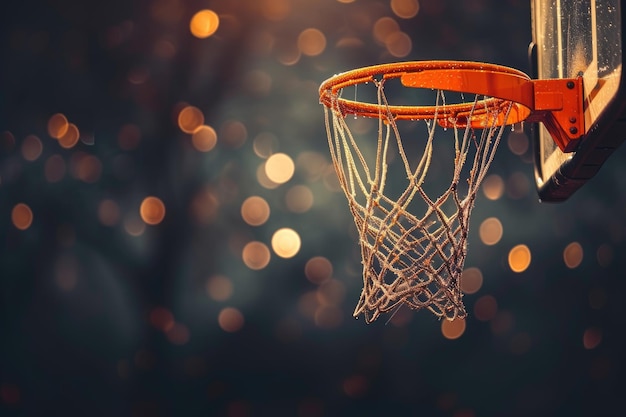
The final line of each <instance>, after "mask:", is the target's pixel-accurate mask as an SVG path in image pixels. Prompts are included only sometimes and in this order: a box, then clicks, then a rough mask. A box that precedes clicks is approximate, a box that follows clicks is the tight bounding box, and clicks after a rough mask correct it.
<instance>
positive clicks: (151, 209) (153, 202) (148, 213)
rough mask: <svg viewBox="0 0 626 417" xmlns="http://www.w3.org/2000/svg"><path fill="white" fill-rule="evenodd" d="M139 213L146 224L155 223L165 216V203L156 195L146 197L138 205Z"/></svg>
mask: <svg viewBox="0 0 626 417" xmlns="http://www.w3.org/2000/svg"><path fill="white" fill-rule="evenodd" d="M139 215H140V216H141V220H143V221H144V222H145V223H146V224H149V225H152V226H154V225H157V224H159V223H161V222H162V221H163V218H164V217H165V204H163V201H161V199H159V198H157V197H152V196H150V197H146V198H144V199H143V201H142V202H141V206H140V207H139Z"/></svg>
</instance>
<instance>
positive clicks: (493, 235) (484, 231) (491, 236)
mask: <svg viewBox="0 0 626 417" xmlns="http://www.w3.org/2000/svg"><path fill="white" fill-rule="evenodd" d="M502 232H503V229H502V223H500V220H498V218H496V217H489V218H488V219H485V221H483V222H482V223H481V224H480V227H479V228H478V235H479V236H480V240H481V241H482V242H483V243H484V244H485V245H488V246H492V245H495V244H496V243H498V242H499V241H500V239H502Z"/></svg>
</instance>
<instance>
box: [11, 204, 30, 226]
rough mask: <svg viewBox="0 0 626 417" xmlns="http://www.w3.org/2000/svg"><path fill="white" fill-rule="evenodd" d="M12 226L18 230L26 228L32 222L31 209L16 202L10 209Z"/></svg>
mask: <svg viewBox="0 0 626 417" xmlns="http://www.w3.org/2000/svg"><path fill="white" fill-rule="evenodd" d="M11 221H12V222H13V226H15V227H16V228H18V229H20V230H26V229H28V228H29V227H30V225H31V224H32V223H33V211H32V210H31V209H30V207H28V205H26V204H24V203H18V204H16V205H15V206H13V210H11Z"/></svg>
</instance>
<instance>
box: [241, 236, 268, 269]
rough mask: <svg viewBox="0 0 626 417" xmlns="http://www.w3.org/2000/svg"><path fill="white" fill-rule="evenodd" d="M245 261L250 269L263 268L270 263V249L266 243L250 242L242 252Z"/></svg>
mask: <svg viewBox="0 0 626 417" xmlns="http://www.w3.org/2000/svg"><path fill="white" fill-rule="evenodd" d="M241 255H242V256H241V257H242V258H243V263H244V264H246V266H247V267H248V268H250V269H254V270H259V269H263V268H265V267H266V266H267V264H269V263H270V250H269V248H268V247H267V245H265V244H264V243H261V242H256V241H255V242H250V243H248V244H246V246H244V248H243V251H242V254H241Z"/></svg>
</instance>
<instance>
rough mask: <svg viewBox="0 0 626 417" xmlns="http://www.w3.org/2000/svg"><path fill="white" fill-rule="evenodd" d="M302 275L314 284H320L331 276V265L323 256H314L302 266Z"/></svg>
mask: <svg viewBox="0 0 626 417" xmlns="http://www.w3.org/2000/svg"><path fill="white" fill-rule="evenodd" d="M304 275H305V276H306V278H307V279H308V280H309V281H311V282H312V283H314V284H321V283H323V282H324V281H326V280H329V279H330V278H331V277H332V276H333V265H332V264H331V263H330V261H329V260H328V259H327V258H325V257H323V256H315V257H313V258H311V259H309V260H308V261H307V263H306V264H305V265H304Z"/></svg>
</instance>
